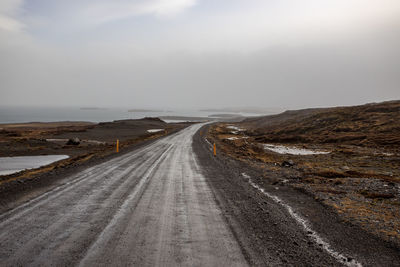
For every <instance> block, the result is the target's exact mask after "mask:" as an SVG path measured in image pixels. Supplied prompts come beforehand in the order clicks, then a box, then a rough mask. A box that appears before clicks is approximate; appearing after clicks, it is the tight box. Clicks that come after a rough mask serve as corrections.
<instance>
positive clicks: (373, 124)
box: [241, 100, 400, 148]
mask: <svg viewBox="0 0 400 267" xmlns="http://www.w3.org/2000/svg"><path fill="white" fill-rule="evenodd" d="M241 127H244V128H246V129H248V134H249V135H252V136H254V137H255V138H256V140H257V141H259V142H265V143H267V142H281V143H321V144H322V143H334V144H351V145H361V146H372V147H376V146H385V147H391V148H400V101H399V100H397V101H387V102H382V103H371V104H366V105H361V106H352V107H335V108H318V109H303V110H295V111H285V112H283V113H281V114H278V115H272V116H263V117H257V118H250V119H246V120H244V121H243V122H242V123H241Z"/></svg>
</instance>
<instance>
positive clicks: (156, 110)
mask: <svg viewBox="0 0 400 267" xmlns="http://www.w3.org/2000/svg"><path fill="white" fill-rule="evenodd" d="M128 112H164V110H158V109H140V108H135V109H129V110H128Z"/></svg>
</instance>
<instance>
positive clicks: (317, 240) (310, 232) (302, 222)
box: [242, 173, 362, 267]
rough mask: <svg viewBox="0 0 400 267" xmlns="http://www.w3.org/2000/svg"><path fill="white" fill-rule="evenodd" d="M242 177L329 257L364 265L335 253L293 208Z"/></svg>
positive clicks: (345, 263) (346, 262)
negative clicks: (277, 207) (273, 203)
mask: <svg viewBox="0 0 400 267" xmlns="http://www.w3.org/2000/svg"><path fill="white" fill-rule="evenodd" d="M242 176H243V177H244V178H248V179H249V184H250V185H251V186H252V187H254V188H255V189H257V190H259V191H260V192H261V193H262V194H264V195H265V196H267V197H268V198H270V199H272V200H273V201H274V202H275V203H277V204H279V205H281V206H282V207H284V208H285V209H286V210H287V211H288V213H289V215H290V216H291V217H292V218H293V219H294V220H295V221H296V222H297V223H298V224H299V225H300V226H301V227H302V228H303V230H304V231H305V232H306V233H307V235H308V236H309V237H310V238H311V239H312V240H313V241H314V242H315V243H316V244H318V245H319V246H321V247H322V248H323V249H324V250H325V251H326V252H327V253H328V254H329V255H331V256H332V257H334V258H335V259H336V260H337V261H338V262H339V263H341V264H344V265H346V266H350V267H361V266H362V264H361V263H359V262H357V261H356V260H354V258H353V257H346V256H345V255H343V254H341V253H340V252H337V251H335V250H334V249H333V248H332V247H331V245H330V244H329V243H328V242H327V241H325V240H324V239H323V238H322V237H321V236H320V235H319V234H318V233H317V232H316V231H314V230H313V229H312V228H311V226H310V223H309V222H308V221H307V220H306V219H304V218H303V217H301V216H300V215H299V214H298V213H296V211H294V209H293V208H292V207H291V206H289V205H288V204H286V203H285V202H284V201H283V200H282V199H280V198H279V197H278V196H275V195H273V194H270V193H268V192H267V191H265V189H264V188H261V187H260V186H258V185H257V184H256V183H254V182H253V181H252V180H251V177H250V176H249V175H247V174H245V173H242Z"/></svg>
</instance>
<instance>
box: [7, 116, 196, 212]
mask: <svg viewBox="0 0 400 267" xmlns="http://www.w3.org/2000/svg"><path fill="white" fill-rule="evenodd" d="M190 124H191V123H165V122H164V121H162V120H160V119H158V118H144V119H139V120H120V121H113V122H104V123H97V124H96V123H90V122H53V123H22V124H2V125H0V157H11V156H36V155H68V156H69V158H67V159H64V160H61V161H58V162H55V163H52V164H50V165H46V166H43V167H40V168H37V169H30V170H25V171H21V172H18V173H14V174H10V175H3V176H0V194H1V195H2V198H1V199H0V202H1V204H3V207H5V208H10V206H9V204H10V203H11V202H15V199H17V198H18V196H19V195H24V194H26V191H30V190H31V189H32V188H35V187H36V184H37V183H39V184H44V185H46V184H50V183H51V182H50V181H48V180H47V179H46V177H50V176H52V177H54V176H57V175H55V173H61V172H64V171H67V172H68V171H69V170H74V169H77V168H79V167H80V166H84V167H85V166H88V165H91V164H95V163H97V162H100V161H102V160H106V159H107V158H109V157H110V156H111V157H112V156H113V155H114V154H117V153H115V152H116V140H117V139H118V140H119V150H120V152H121V153H124V151H128V150H129V149H130V148H131V147H134V146H137V145H140V144H142V143H145V142H149V141H151V140H154V139H157V138H159V137H162V136H165V135H168V134H171V133H174V132H176V131H178V130H180V129H183V128H184V127H186V126H188V125H190ZM152 130H155V131H152ZM9 197H11V199H10V198H9ZM15 203H17V202H15ZM15 203H13V205H14V204H15ZM15 205H16V204H15ZM0 209H1V208H0Z"/></svg>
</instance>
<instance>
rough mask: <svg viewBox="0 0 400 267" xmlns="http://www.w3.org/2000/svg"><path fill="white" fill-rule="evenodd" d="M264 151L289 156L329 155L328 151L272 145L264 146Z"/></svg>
mask: <svg viewBox="0 0 400 267" xmlns="http://www.w3.org/2000/svg"><path fill="white" fill-rule="evenodd" d="M264 149H268V150H271V151H273V152H276V153H279V154H291V155H320V154H329V153H330V151H317V150H311V149H305V148H297V147H287V146H283V145H272V144H264Z"/></svg>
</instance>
